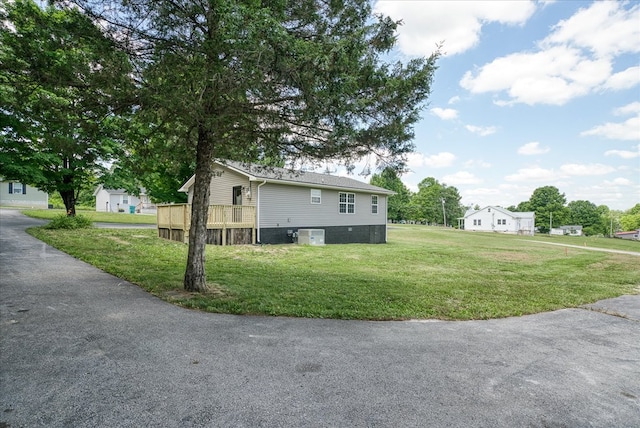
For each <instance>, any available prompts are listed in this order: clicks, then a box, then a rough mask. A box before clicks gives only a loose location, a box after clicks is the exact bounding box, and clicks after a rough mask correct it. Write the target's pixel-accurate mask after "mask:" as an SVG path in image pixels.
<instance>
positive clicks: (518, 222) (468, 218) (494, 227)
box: [459, 206, 536, 235]
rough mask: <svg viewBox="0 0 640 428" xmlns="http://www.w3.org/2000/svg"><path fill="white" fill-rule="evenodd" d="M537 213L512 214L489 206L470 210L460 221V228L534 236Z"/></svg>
mask: <svg viewBox="0 0 640 428" xmlns="http://www.w3.org/2000/svg"><path fill="white" fill-rule="evenodd" d="M535 216H536V214H535V212H512V211H509V210H506V209H504V208H500V207H494V206H488V207H484V208H482V209H480V210H469V211H467V212H466V214H465V216H464V217H463V218H461V219H459V220H460V222H459V224H460V228H461V229H464V230H472V231H477V232H501V233H515V234H518V235H533V234H534V229H535V223H536V222H535Z"/></svg>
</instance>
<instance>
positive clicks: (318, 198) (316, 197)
mask: <svg viewBox="0 0 640 428" xmlns="http://www.w3.org/2000/svg"><path fill="white" fill-rule="evenodd" d="M311 203H312V204H320V203H322V191H321V190H320V189H311Z"/></svg>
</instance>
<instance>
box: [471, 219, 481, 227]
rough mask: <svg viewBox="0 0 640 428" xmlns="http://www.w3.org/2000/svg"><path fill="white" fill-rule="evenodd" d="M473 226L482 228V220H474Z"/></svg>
mask: <svg viewBox="0 0 640 428" xmlns="http://www.w3.org/2000/svg"><path fill="white" fill-rule="evenodd" d="M473 225H474V226H482V220H480V219H477V220H473Z"/></svg>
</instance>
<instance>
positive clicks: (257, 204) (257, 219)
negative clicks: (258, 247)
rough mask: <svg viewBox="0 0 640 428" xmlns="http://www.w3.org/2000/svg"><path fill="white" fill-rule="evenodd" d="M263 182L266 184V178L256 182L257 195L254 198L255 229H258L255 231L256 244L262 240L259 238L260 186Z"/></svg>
mask: <svg viewBox="0 0 640 428" xmlns="http://www.w3.org/2000/svg"><path fill="white" fill-rule="evenodd" d="M265 184H267V180H264V181H263V182H262V183H260V184H258V187H257V191H258V197H257V200H256V229H258V230H257V231H256V237H257V239H258V244H261V243H262V241H261V240H260V188H261V187H262V186H264V185H265Z"/></svg>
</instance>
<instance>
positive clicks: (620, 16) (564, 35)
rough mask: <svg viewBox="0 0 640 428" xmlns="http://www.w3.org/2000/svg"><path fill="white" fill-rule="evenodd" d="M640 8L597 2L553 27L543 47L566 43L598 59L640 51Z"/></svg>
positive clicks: (638, 6)
mask: <svg viewBox="0 0 640 428" xmlns="http://www.w3.org/2000/svg"><path fill="white" fill-rule="evenodd" d="M638 22H640V5H635V6H633V7H630V8H629V9H625V8H624V6H623V4H622V2H613V1H597V2H594V3H592V4H591V5H590V6H589V7H588V8H584V9H580V10H578V12H576V13H575V14H574V15H573V16H572V17H570V18H569V19H566V20H563V21H560V22H559V23H558V24H556V25H555V26H554V27H553V33H552V34H551V35H550V36H549V37H547V38H546V39H545V40H544V41H543V42H542V45H548V44H566V45H573V46H577V47H579V48H583V49H588V50H589V51H591V52H593V53H594V54H595V55H596V56H598V57H609V56H617V55H620V54H623V53H633V52H640V44H638V40H640V25H638Z"/></svg>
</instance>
